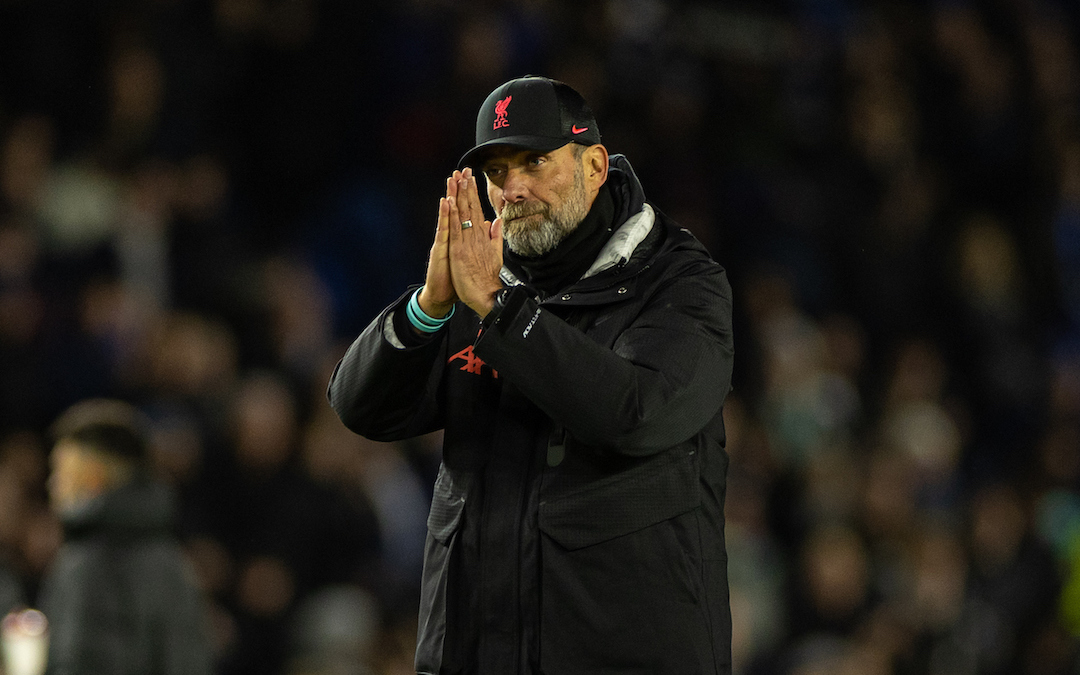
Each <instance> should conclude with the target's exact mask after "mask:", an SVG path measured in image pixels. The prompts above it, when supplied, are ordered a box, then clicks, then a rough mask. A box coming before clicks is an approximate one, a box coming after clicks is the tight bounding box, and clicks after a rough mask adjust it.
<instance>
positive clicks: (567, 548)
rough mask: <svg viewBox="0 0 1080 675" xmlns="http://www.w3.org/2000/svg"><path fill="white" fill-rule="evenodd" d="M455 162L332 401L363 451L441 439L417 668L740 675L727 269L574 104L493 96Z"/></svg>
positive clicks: (547, 89)
mask: <svg viewBox="0 0 1080 675" xmlns="http://www.w3.org/2000/svg"><path fill="white" fill-rule="evenodd" d="M461 165H462V166H465V168H464V170H462V171H455V172H454V173H453V175H452V176H451V177H450V179H449V180H448V181H447V190H446V197H445V198H443V199H442V200H441V201H440V204H439V216H438V227H437V231H436V235H435V241H434V244H433V245H432V248H431V256H430V259H429V262H428V269H427V278H426V281H425V284H424V286H423V287H421V288H420V289H419V290H418V291H417V290H415V289H414V290H410V291H409V292H408V293H406V294H405V295H404V296H402V298H401V299H400V300H398V301H397V302H395V303H394V304H393V305H391V306H390V307H388V308H387V309H386V310H385V311H384V312H383V313H382V314H381V315H380V316H379V317H378V318H376V319H375V320H374V321H373V322H372V323H371V324H370V325H369V326H368V327H367V329H366V330H365V331H364V332H363V333H362V334H361V335H360V337H359V338H358V339H357V340H356V341H355V342H354V343H353V344H352V346H351V347H350V348H349V350H348V351H347V353H346V354H345V356H344V358H343V359H342V361H341V362H340V363H339V364H338V367H337V369H336V370H335V372H334V375H333V377H332V379H331V382H330V387H329V398H330V402H331V404H332V405H333V407H334V409H335V410H336V411H337V412H338V414H339V415H340V417H341V419H342V421H343V422H344V423H345V424H346V425H347V426H348V427H350V428H351V429H353V430H354V431H356V432H357V433H359V434H362V435H364V436H368V437H370V438H373V439H378V440H393V439H401V438H405V437H408V436H413V435H417V434H423V433H426V432H430V431H433V430H437V429H444V430H445V433H444V441H443V458H442V459H443V461H442V466H441V467H440V471H439V476H438V478H437V480H436V483H435V489H434V497H433V499H432V504H431V512H430V516H429V519H428V529H429V535H428V537H427V545H426V550H425V556H426V557H425V567H424V574H423V579H422V597H421V608H420V629H419V635H418V645H417V653H416V669H417V671H418V672H419V673H479V674H482V675H486V674H489V673H491V674H497V675H507V674H510V673H522V674H524V673H530V674H532V673H547V674H548V675H565V674H568V673H651V674H654V675H655V674H657V673H671V674H673V675H674V674H677V675H692V674H694V673H729V672H730V641H731V638H730V631H731V629H730V614H729V609H728V590H727V571H726V554H725V549H724V535H723V502H724V485H725V474H726V469H727V455H726V454H725V452H724V449H723V444H724V426H723V420H722V418H721V406H722V403H723V400H724V397H725V395H726V394H727V392H728V390H729V389H730V382H731V368H732V335H731V292H730V288H729V286H728V282H727V280H726V277H725V274H724V271H723V269H721V268H720V266H719V265H717V264H716V263H715V262H713V261H712V260H711V259H710V258H709V255H708V254H707V252H706V251H705V250H704V248H703V247H702V246H701V245H700V244H699V243H698V242H697V241H696V240H695V239H694V237H693V236H692V235H691V234H690V233H689V232H687V231H686V230H682V229H679V228H678V227H676V226H675V225H673V224H672V223H670V222H669V221H668V219H667V218H666V217H665V216H663V215H662V214H661V213H660V212H659V211H657V210H656V209H655V208H654V207H653V206H651V205H650V204H648V203H647V202H646V200H645V197H644V194H643V191H642V188H641V185H640V183H639V182H638V180H637V177H636V176H635V175H634V173H633V170H632V169H631V167H630V164H629V163H628V162H627V160H626V158H624V157H621V156H619V155H613V156H611V157H610V158H609V156H608V152H607V149H606V148H605V147H604V146H603V145H602V144H601V143H600V134H599V131H598V129H597V124H596V120H595V119H594V118H593V115H592V113H591V112H590V110H589V108H588V107H587V106H586V104H585V102H584V100H583V99H582V98H581V96H580V95H579V94H578V93H577V92H575V91H574V90H573V89H571V88H570V87H568V86H567V85H565V84H563V83H560V82H557V81H553V80H549V79H546V78H540V77H526V78H521V79H516V80H512V81H510V82H507V83H506V84H503V85H502V86H500V87H499V88H497V89H496V90H495V91H494V92H492V93H491V95H489V96H488V98H487V100H486V101H485V102H484V104H483V106H482V107H481V109H480V112H479V114H478V116H477V122H476V146H475V147H474V148H473V149H472V150H470V151H469V152H468V153H466V154H465V156H464V157H463V158H462V161H461ZM471 166H477V167H480V169H481V170H482V173H483V174H484V175H485V176H486V179H487V196H488V200H489V202H490V204H491V207H492V208H493V209H494V211H495V214H496V215H497V216H498V217H497V218H496V219H495V221H494V222H488V221H486V220H485V219H484V213H483V210H482V207H481V204H480V199H479V196H478V195H479V193H478V190H477V187H476V177H475V175H474V173H473V172H472V170H471V168H470V167H471ZM504 246H505V248H504Z"/></svg>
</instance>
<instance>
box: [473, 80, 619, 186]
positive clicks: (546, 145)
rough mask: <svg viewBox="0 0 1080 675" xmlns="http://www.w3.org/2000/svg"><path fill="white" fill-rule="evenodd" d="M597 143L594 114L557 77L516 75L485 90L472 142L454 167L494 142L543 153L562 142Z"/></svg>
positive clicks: (568, 86)
mask: <svg viewBox="0 0 1080 675" xmlns="http://www.w3.org/2000/svg"><path fill="white" fill-rule="evenodd" d="M599 142H600V129H599V127H597V125H596V118H595V117H593V113H592V110H590V109H589V106H588V105H587V104H586V103H585V99H584V98H582V96H581V94H579V93H577V92H576V91H574V89H573V88H572V87H571V86H570V85H568V84H565V83H563V82H559V81H558V80H552V79H550V78H547V77H536V76H529V77H521V78H518V79H516V80H510V81H509V82H507V83H506V84H503V85H501V86H499V87H498V88H497V89H496V90H495V91H493V92H491V93H490V94H488V97H487V99H486V100H485V101H484V105H482V106H480V112H479V113H477V115H476V145H475V146H474V147H473V148H472V150H469V151H468V152H466V153H465V154H464V155H463V156H462V157H461V161H460V162H458V167H459V168H462V167H465V166H467V165H471V164H472V163H473V162H475V161H476V160H477V158H479V157H480V156H481V154H482V153H483V151H484V149H486V148H488V147H491V146H495V145H510V146H514V147H517V148H522V149H527V150H539V151H541V152H549V151H551V150H555V149H557V148H561V147H562V146H564V145H566V144H567V143H581V144H582V145H595V144H597V143H599Z"/></svg>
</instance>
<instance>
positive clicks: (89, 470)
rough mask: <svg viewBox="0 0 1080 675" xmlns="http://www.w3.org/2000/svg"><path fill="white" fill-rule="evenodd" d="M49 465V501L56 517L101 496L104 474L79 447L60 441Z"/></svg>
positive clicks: (75, 444)
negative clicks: (102, 476) (50, 467)
mask: <svg viewBox="0 0 1080 675" xmlns="http://www.w3.org/2000/svg"><path fill="white" fill-rule="evenodd" d="M50 463H51V465H52V471H51V473H50V475H49V483H48V489H49V501H50V503H51V504H52V507H53V510H54V511H55V512H56V513H64V512H66V511H68V510H71V509H74V508H77V507H78V506H79V505H81V504H84V503H86V501H87V500H89V499H91V498H93V497H94V496H96V495H97V494H98V492H99V490H100V483H101V477H100V476H101V474H102V470H101V469H100V467H99V466H97V463H96V462H95V458H94V456H93V454H92V453H91V452H89V451H88V450H87V449H86V448H84V447H83V446H82V445H80V444H79V443H76V442H74V441H71V440H61V441H60V442H59V443H57V445H56V447H55V448H53V451H52V455H51V457H50Z"/></svg>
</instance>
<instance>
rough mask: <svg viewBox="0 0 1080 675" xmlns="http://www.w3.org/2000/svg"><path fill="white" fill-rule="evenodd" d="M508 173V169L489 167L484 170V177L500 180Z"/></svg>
mask: <svg viewBox="0 0 1080 675" xmlns="http://www.w3.org/2000/svg"><path fill="white" fill-rule="evenodd" d="M504 173H506V169H504V168H503V167H501V166H488V167H485V168H484V175H485V176H487V177H488V178H492V179H494V178H498V177H500V176H502V175H503V174H504Z"/></svg>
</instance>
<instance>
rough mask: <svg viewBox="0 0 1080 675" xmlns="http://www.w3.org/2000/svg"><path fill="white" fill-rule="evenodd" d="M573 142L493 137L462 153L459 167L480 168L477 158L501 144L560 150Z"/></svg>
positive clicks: (561, 139) (528, 148)
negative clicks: (476, 163) (477, 164)
mask: <svg viewBox="0 0 1080 675" xmlns="http://www.w3.org/2000/svg"><path fill="white" fill-rule="evenodd" d="M571 142H572V141H568V140H566V139H565V138H547V137H543V136H505V137H503V138H493V139H491V140H490V141H485V142H483V143H481V144H480V145H477V146H476V147H474V148H473V149H472V150H469V151H468V152H466V153H465V154H464V155H462V156H461V160H459V161H458V168H459V169H464V168H465V167H466V166H472V167H473V168H474V169H479V168H480V167H477V166H475V165H474V164H475V162H476V160H477V159H479V158H480V157H482V156H483V155H484V154H485V152H486V151H487V150H490V149H491V148H495V147H498V146H500V145H508V146H510V147H513V148H520V149H522V150H538V151H540V152H551V151H552V150H558V149H559V148H561V147H562V146H564V145H566V144H567V143H571Z"/></svg>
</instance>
